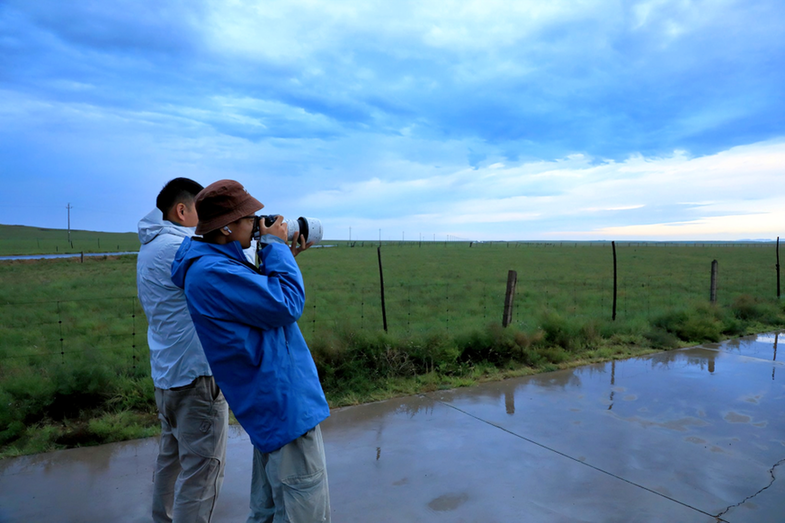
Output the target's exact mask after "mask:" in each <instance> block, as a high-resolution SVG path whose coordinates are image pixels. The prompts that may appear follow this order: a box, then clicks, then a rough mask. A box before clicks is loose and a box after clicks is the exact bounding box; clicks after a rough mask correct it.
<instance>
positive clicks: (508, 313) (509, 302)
mask: <svg viewBox="0 0 785 523" xmlns="http://www.w3.org/2000/svg"><path fill="white" fill-rule="evenodd" d="M517 284H518V273H517V272H515V271H509V272H508V273H507V294H506V295H505V297H504V317H503V318H502V327H507V326H508V325H509V324H510V323H512V309H513V302H514V301H515V287H516V285H517Z"/></svg>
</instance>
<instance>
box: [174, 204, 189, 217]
mask: <svg viewBox="0 0 785 523" xmlns="http://www.w3.org/2000/svg"><path fill="white" fill-rule="evenodd" d="M187 210H188V208H187V207H186V206H185V204H184V203H182V202H180V203H178V204H177V205H175V206H174V214H175V216H177V218H178V221H183V220H185V211H187Z"/></svg>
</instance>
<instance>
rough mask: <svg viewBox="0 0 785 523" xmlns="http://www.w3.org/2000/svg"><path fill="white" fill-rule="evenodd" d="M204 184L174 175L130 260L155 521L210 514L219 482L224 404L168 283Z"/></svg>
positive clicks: (201, 518) (179, 293)
mask: <svg viewBox="0 0 785 523" xmlns="http://www.w3.org/2000/svg"><path fill="white" fill-rule="evenodd" d="M201 190H202V186H201V185H199V184H198V183H196V182H194V181H193V180H189V179H188V178H175V179H174V180H171V181H170V182H169V183H167V184H166V185H165V186H164V188H163V189H162V190H161V192H160V194H159V195H158V199H157V201H156V207H157V208H156V209H154V210H153V211H151V212H150V213H149V214H148V215H147V216H145V217H144V218H142V220H141V221H140V222H139V240H140V241H141V242H142V247H141V249H140V250H139V259H138V261H137V266H136V278H137V288H138V291H139V301H140V302H142V308H143V309H144V313H145V315H146V316H147V322H148V325H149V327H148V331H147V343H148V345H149V347H150V367H151V374H152V377H153V384H154V385H155V403H156V406H157V407H158V417H159V419H160V420H161V440H160V446H159V450H158V459H157V462H156V466H155V479H154V487H153V521H155V522H156V523H160V522H175V523H178V522H183V523H185V522H188V523H191V522H209V521H210V519H211V518H212V515H213V509H214V507H215V501H216V500H217V499H218V493H219V492H220V490H221V485H222V483H223V476H224V458H225V455H226V436H227V422H228V407H227V404H226V400H225V399H224V397H223V394H222V393H221V391H220V389H219V388H218V386H217V385H216V384H215V380H214V379H213V376H212V371H211V370H210V366H209V364H208V363H207V359H206V358H205V355H204V351H203V350H202V345H201V343H200V342H199V338H198V336H197V335H196V331H195V330H194V325H193V322H192V321H191V316H190V314H189V312H188V307H187V305H186V302H185V294H184V293H183V290H182V289H180V288H178V287H176V286H175V285H174V284H173V283H172V279H171V271H172V261H173V260H174V255H175V253H176V252H177V249H178V248H179V247H180V243H182V241H183V239H185V238H187V237H189V236H191V235H193V234H194V230H195V229H194V228H195V227H196V224H197V223H198V216H197V213H196V208H195V206H194V197H195V196H196V194H197V193H198V192H199V191H201Z"/></svg>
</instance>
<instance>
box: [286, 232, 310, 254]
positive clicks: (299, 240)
mask: <svg viewBox="0 0 785 523" xmlns="http://www.w3.org/2000/svg"><path fill="white" fill-rule="evenodd" d="M311 245H313V242H310V243H305V236H301V235H300V233H299V232H296V233H294V234H293V235H292V245H291V247H290V248H291V249H292V256H297V255H298V254H300V253H301V252H303V251H304V250H306V249H310V248H311Z"/></svg>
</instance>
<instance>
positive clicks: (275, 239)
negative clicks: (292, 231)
mask: <svg viewBox="0 0 785 523" xmlns="http://www.w3.org/2000/svg"><path fill="white" fill-rule="evenodd" d="M259 232H260V233H261V239H260V242H261V243H284V244H286V239H287V238H288V237H289V226H288V225H287V224H286V223H284V221H283V216H280V215H279V216H278V217H277V218H276V219H275V223H273V224H272V225H271V226H269V227H267V226H266V225H265V224H264V220H260V221H259ZM279 240H280V241H279Z"/></svg>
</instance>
